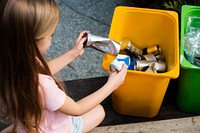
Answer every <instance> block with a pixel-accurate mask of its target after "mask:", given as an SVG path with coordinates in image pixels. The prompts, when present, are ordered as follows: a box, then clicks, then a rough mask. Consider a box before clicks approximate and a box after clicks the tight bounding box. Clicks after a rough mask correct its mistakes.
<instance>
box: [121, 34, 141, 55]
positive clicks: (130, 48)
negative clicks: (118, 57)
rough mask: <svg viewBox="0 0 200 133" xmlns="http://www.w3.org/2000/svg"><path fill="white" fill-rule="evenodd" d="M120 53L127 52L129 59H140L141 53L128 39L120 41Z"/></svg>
mask: <svg viewBox="0 0 200 133" xmlns="http://www.w3.org/2000/svg"><path fill="white" fill-rule="evenodd" d="M120 45H121V49H120V50H122V51H127V52H128V54H129V55H130V56H131V57H135V58H141V56H142V51H141V50H140V49H139V48H137V47H136V46H134V45H133V44H132V42H131V40H130V39H129V38H124V39H122V40H121V41H120Z"/></svg>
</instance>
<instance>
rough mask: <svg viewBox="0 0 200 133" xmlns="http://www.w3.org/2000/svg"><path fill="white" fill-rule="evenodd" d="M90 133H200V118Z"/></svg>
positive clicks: (107, 128) (144, 123) (111, 128)
mask: <svg viewBox="0 0 200 133" xmlns="http://www.w3.org/2000/svg"><path fill="white" fill-rule="evenodd" d="M89 133H200V116H196V117H188V118H179V119H171V120H161V121H151V122H143V123H133V124H124V125H117V126H104V127H97V128H95V129H94V130H92V131H91V132H89Z"/></svg>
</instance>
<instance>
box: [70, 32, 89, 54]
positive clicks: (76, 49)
mask: <svg viewBox="0 0 200 133" xmlns="http://www.w3.org/2000/svg"><path fill="white" fill-rule="evenodd" d="M85 33H89V31H86V30H85V31H82V32H81V33H80V34H79V36H78V38H77V40H76V42H75V44H74V47H73V48H72V50H73V51H74V52H75V53H76V54H77V56H81V55H82V54H83V53H84V50H85V49H84V47H83V43H84V42H85V41H86V39H87V38H86V37H83V35H84V34H85Z"/></svg>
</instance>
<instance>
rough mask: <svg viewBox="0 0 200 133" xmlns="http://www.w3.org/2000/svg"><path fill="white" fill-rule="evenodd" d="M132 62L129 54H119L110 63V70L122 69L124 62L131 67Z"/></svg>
mask: <svg viewBox="0 0 200 133" xmlns="http://www.w3.org/2000/svg"><path fill="white" fill-rule="evenodd" d="M130 63H131V59H130V56H128V55H122V54H118V55H117V57H116V58H115V59H114V60H113V61H112V62H111V64H110V71H111V72H115V71H118V72H119V71H121V69H122V66H123V64H125V65H126V66H127V68H128V67H129V65H130Z"/></svg>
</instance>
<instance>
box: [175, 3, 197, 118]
mask: <svg viewBox="0 0 200 133" xmlns="http://www.w3.org/2000/svg"><path fill="white" fill-rule="evenodd" d="M191 17H197V18H198V17H199V18H200V7H199V6H190V5H184V6H182V12H181V41H180V42H181V43H180V75H179V78H178V88H177V89H178V90H177V106H178V108H179V109H180V110H182V111H184V112H189V113H195V114H200V67H198V66H197V65H193V63H190V61H189V60H188V59H187V56H186V54H185V52H184V51H185V50H184V43H185V41H184V37H185V35H186V33H187V30H188V28H189V27H188V21H190V19H189V18H191ZM199 20H200V19H199ZM195 27H196V28H197V29H198V28H199V29H200V21H199V24H197V23H196V25H195Z"/></svg>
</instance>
